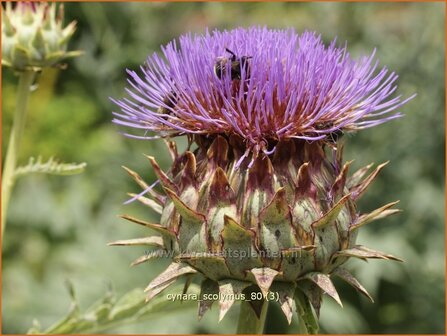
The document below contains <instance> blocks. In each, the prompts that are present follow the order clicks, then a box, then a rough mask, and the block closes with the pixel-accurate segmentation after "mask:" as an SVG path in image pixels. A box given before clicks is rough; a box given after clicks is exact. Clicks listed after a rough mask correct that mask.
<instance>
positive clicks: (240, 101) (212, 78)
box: [114, 28, 412, 153]
mask: <svg viewBox="0 0 447 336" xmlns="http://www.w3.org/2000/svg"><path fill="white" fill-rule="evenodd" d="M227 50H229V51H232V52H233V53H234V54H235V55H236V57H237V58H241V57H243V56H246V57H250V58H249V60H248V63H249V68H248V67H241V68H240V80H237V81H234V80H233V79H232V76H231V75H228V74H227V76H217V75H216V73H215V65H216V62H219V59H227V60H230V56H232V55H231V54H230V53H229V52H228V51H227ZM162 51H163V56H164V58H163V57H161V56H159V55H158V54H153V55H152V56H151V57H149V58H148V59H147V62H146V64H145V65H144V66H142V67H141V75H139V74H138V73H137V72H135V71H133V70H128V74H129V80H128V82H129V84H130V88H129V89H127V91H128V93H129V95H130V97H131V98H132V99H126V98H124V99H122V100H118V101H117V100H115V102H116V104H117V105H118V106H120V107H121V111H122V112H121V113H115V116H116V118H115V119H114V122H115V123H117V124H119V125H123V126H127V127H132V128H137V129H142V130H145V131H149V132H154V133H156V134H157V135H156V137H160V136H162V137H163V136H172V135H181V134H237V135H239V136H241V137H242V138H244V139H245V141H246V142H247V147H249V148H250V149H251V150H254V151H255V152H258V151H261V150H262V151H264V153H265V152H266V151H267V150H268V149H267V144H268V143H269V142H270V141H280V140H284V139H291V138H296V139H305V140H318V139H324V138H325V137H326V136H327V135H328V134H330V133H332V132H335V131H337V130H343V131H354V130H358V129H363V128H368V127H372V126H376V125H378V124H381V123H384V122H386V121H388V120H392V119H395V118H398V117H400V116H401V114H400V113H395V112H394V111H395V110H396V109H397V108H399V107H400V106H402V105H403V104H405V103H406V102H407V101H408V100H409V99H411V98H412V97H410V98H408V99H406V100H403V101H402V99H401V97H400V96H397V97H392V94H393V93H394V92H395V90H396V84H395V82H396V80H397V78H398V76H397V75H396V74H395V73H390V72H389V70H388V69H387V68H386V67H384V68H382V69H380V71H376V70H377V68H378V61H375V60H374V55H375V51H374V52H373V53H372V54H371V55H370V56H368V57H362V58H361V59H360V60H358V61H354V60H353V59H352V58H351V57H350V55H349V53H348V52H347V50H346V46H345V47H343V48H339V47H337V46H336V40H334V41H333V42H332V43H331V44H330V45H329V47H325V46H324V44H323V42H322V41H321V37H320V36H318V35H316V34H315V33H312V32H305V33H303V34H302V35H298V34H297V33H296V32H295V31H294V30H292V29H290V30H286V31H284V30H269V29H267V28H250V29H242V28H239V29H235V30H232V31H224V32H219V31H214V32H212V33H209V32H207V33H206V34H205V35H203V36H202V35H196V36H192V35H191V34H189V35H184V36H181V37H180V39H179V41H178V42H177V41H172V42H170V43H169V44H168V45H167V46H166V47H164V48H162ZM248 69H249V72H248V71H247V70H248ZM226 70H227V72H230V70H231V69H230V67H227V69H226ZM219 77H222V78H219ZM173 93H175V97H171V96H172V94H173ZM169 97H171V99H169ZM174 100H175V104H174ZM160 107H161V108H163V109H164V110H165V111H166V112H167V113H160ZM322 126H323V127H322ZM145 134H146V133H145ZM136 137H139V138H147V137H146V136H145V135H143V136H141V135H140V136H136Z"/></svg>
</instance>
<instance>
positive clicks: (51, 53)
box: [2, 2, 81, 71]
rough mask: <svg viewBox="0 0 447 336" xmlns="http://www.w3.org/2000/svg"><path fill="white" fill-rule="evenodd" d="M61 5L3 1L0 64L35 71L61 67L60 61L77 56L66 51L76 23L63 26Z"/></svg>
mask: <svg viewBox="0 0 447 336" xmlns="http://www.w3.org/2000/svg"><path fill="white" fill-rule="evenodd" d="M63 14H64V9H63V5H59V8H57V5H56V4H55V3H31V2H17V3H16V4H15V6H14V7H13V5H12V4H11V3H10V2H7V3H6V5H5V9H3V7H2V19H3V20H2V65H5V66H8V67H11V68H13V69H14V70H15V71H25V70H32V71H39V70H42V69H43V68H45V67H54V66H59V67H61V66H63V65H64V64H63V63H62V62H63V61H64V60H66V59H68V58H71V57H76V56H79V55H81V52H80V51H68V50H67V44H68V41H69V40H70V38H71V36H73V34H74V32H75V30H76V22H75V21H73V22H71V23H70V24H69V25H68V26H67V27H65V28H63V27H62V24H63Z"/></svg>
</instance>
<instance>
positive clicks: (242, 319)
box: [237, 301, 268, 335]
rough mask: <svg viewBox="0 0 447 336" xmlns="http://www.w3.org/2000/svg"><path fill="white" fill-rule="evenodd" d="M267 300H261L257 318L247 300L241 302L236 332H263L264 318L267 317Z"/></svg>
mask: <svg viewBox="0 0 447 336" xmlns="http://www.w3.org/2000/svg"><path fill="white" fill-rule="evenodd" d="M267 309H268V302H267V301H263V303H262V309H261V315H260V317H259V318H258V317H257V316H256V314H255V312H254V311H253V309H252V308H251V306H250V303H249V302H247V301H242V302H241V311H240V312H239V321H238V325H237V334H258V335H260V334H263V333H264V325H265V318H266V317H267Z"/></svg>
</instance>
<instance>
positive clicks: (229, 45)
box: [112, 28, 411, 333]
mask: <svg viewBox="0 0 447 336" xmlns="http://www.w3.org/2000/svg"><path fill="white" fill-rule="evenodd" d="M162 51H163V57H162V56H159V55H158V54H153V55H152V56H150V57H149V58H148V59H147V62H146V64H145V65H144V66H142V67H141V72H140V73H137V72H135V71H128V73H129V80H128V82H129V88H128V89H127V92H128V94H129V96H130V97H129V98H123V99H119V100H113V101H114V102H115V103H116V104H117V105H118V106H119V107H120V109H121V111H120V112H117V113H115V116H116V118H115V119H114V122H115V123H116V124H118V125H122V126H126V127H129V128H131V129H135V130H137V131H139V132H140V133H139V134H138V133H137V134H135V132H132V134H130V133H128V135H129V136H131V137H136V138H142V139H153V138H166V139H167V140H168V141H167V145H168V148H169V151H170V153H171V156H172V158H173V164H172V167H171V168H170V169H169V171H167V172H164V171H162V169H160V167H159V165H158V164H157V162H156V160H155V159H154V158H153V157H149V161H150V163H151V165H152V167H153V169H154V171H155V173H156V174H157V176H158V181H159V182H160V184H161V186H162V190H163V192H162V193H161V192H159V191H157V190H156V189H155V188H154V187H153V186H149V185H147V184H146V183H145V182H144V181H143V180H142V179H141V177H140V176H139V175H138V174H137V173H135V172H133V171H131V170H130V169H127V168H126V169H127V170H128V172H129V173H130V174H131V175H132V176H133V177H134V179H135V180H136V182H137V183H138V184H139V185H140V186H141V187H142V188H143V192H142V193H140V194H133V196H134V198H135V199H138V200H139V201H140V202H142V203H143V204H145V205H147V206H149V207H150V208H151V209H153V210H154V211H156V212H158V213H159V214H160V215H161V218H160V223H159V224H153V223H148V222H145V221H143V220H139V219H135V218H132V217H130V216H124V218H126V219H128V220H130V221H133V222H135V223H137V224H141V225H144V226H146V227H148V228H149V229H150V230H151V231H152V232H153V233H154V235H152V236H149V237H145V238H137V239H132V240H125V241H117V242H114V243H112V244H113V245H148V246H153V247H155V249H156V251H155V252H154V253H149V254H146V255H144V256H142V257H141V258H139V259H137V260H136V261H135V262H134V264H140V263H142V262H145V261H148V260H151V259H153V258H154V257H157V256H158V257H163V256H166V255H170V256H171V257H172V259H173V262H172V264H171V265H170V266H169V267H168V268H167V269H166V270H165V271H164V272H163V273H162V274H160V275H159V276H158V277H156V278H155V279H154V280H153V281H152V282H151V283H150V284H149V285H148V287H147V289H146V291H147V292H148V297H147V299H148V300H150V299H151V298H153V297H154V296H156V295H158V294H159V293H160V292H162V291H163V290H164V289H165V288H167V287H168V286H170V285H171V284H172V283H173V282H175V281H176V279H177V278H179V277H181V276H187V277H190V276H192V275H194V274H198V275H201V276H202V277H203V278H204V280H203V282H202V285H201V286H202V298H205V294H218V295H217V296H214V298H217V301H219V306H220V308H219V309H220V318H223V316H224V315H225V314H226V312H227V311H228V310H229V309H230V307H231V306H232V304H233V303H234V301H235V300H237V299H238V298H239V299H241V298H242V299H241V300H243V296H244V295H245V297H246V298H248V299H249V298H250V295H252V293H257V292H259V291H260V292H261V293H262V294H263V297H264V298H265V299H268V298H269V296H270V295H271V296H272V297H273V298H276V300H277V301H279V303H280V305H281V309H282V310H283V312H284V314H285V316H286V318H287V320H288V321H289V323H290V321H291V319H292V315H293V311H294V309H295V308H294V307H295V306H296V310H297V312H298V317H299V319H300V321H301V322H302V330H304V331H306V332H309V333H310V332H316V331H317V323H316V320H315V318H314V316H313V314H314V313H313V311H312V308H311V306H312V307H313V310H314V312H315V313H316V314H317V315H318V314H319V310H320V306H321V300H322V294H323V293H326V294H328V295H329V296H331V297H332V298H334V299H335V300H336V301H337V302H338V303H340V304H341V302H340V298H339V296H338V294H337V291H336V289H335V287H334V285H333V283H332V281H331V278H332V277H334V276H338V277H340V278H342V279H344V280H346V281H347V282H348V283H350V284H351V285H352V286H354V287H355V288H357V289H358V290H359V291H360V292H362V293H363V294H365V295H366V296H368V297H370V296H369V294H368V293H367V292H366V290H365V289H364V288H363V287H362V285H361V284H360V283H359V282H358V281H357V280H356V279H355V278H354V277H353V276H352V275H351V274H350V273H349V272H348V271H347V270H346V269H345V268H343V267H342V265H343V264H344V263H345V262H346V261H347V260H348V259H349V258H350V257H355V258H360V259H364V260H366V259H368V258H379V259H390V260H399V259H398V258H396V257H394V256H392V255H389V254H386V253H382V252H378V251H374V250H372V249H370V248H367V247H364V246H361V245H357V243H356V236H357V231H358V229H359V228H360V227H362V226H363V225H365V224H367V223H369V222H372V221H373V220H376V219H379V218H384V217H386V216H388V215H392V214H394V213H396V212H398V211H399V210H397V209H392V207H393V206H394V205H395V204H396V203H397V202H392V203H388V204H386V205H383V206H381V207H380V208H378V209H377V210H375V211H373V212H371V213H368V214H361V213H360V212H359V211H358V210H357V208H356V201H357V200H358V199H359V198H360V197H361V196H362V195H363V193H364V192H365V191H366V189H367V188H368V186H369V185H370V183H371V182H372V181H373V179H374V178H375V177H376V175H377V174H378V173H379V171H380V170H381V169H382V168H383V166H384V164H382V165H379V166H377V167H376V168H375V169H374V170H372V172H370V173H369V174H368V172H369V171H370V170H371V168H372V166H371V165H369V166H367V167H365V168H362V169H360V170H358V171H357V172H355V173H354V174H352V175H350V174H349V173H348V170H349V166H350V164H351V162H346V163H343V160H342V148H341V147H342V146H341V144H340V141H341V140H340V139H341V138H342V135H343V134H344V133H347V132H353V131H357V130H360V129H363V128H368V127H373V126H376V125H379V124H381V123H384V122H387V121H389V120H392V119H395V118H398V117H399V116H400V114H399V113H397V112H395V110H396V109H397V108H399V107H400V106H402V105H403V104H405V103H406V102H407V101H408V100H409V99H411V97H410V98H408V99H406V100H402V99H401V97H400V96H397V97H396V96H393V94H394V92H395V90H396V84H395V83H396V79H397V75H396V74H394V73H390V72H389V71H388V69H387V68H382V69H379V68H378V62H377V61H375V60H374V53H373V54H372V55H370V56H368V57H363V58H360V59H359V60H353V59H352V58H351V57H350V55H349V53H348V52H347V50H346V47H344V48H339V47H337V46H336V42H335V41H333V42H332V43H331V44H330V45H329V46H328V47H326V46H325V45H324V44H323V43H322V41H321V38H320V37H319V36H317V35H315V34H314V33H310V32H306V33H303V34H302V35H298V34H296V33H295V31H293V30H287V31H282V30H269V29H267V28H250V29H235V30H232V31H224V32H218V31H215V32H212V33H208V32H207V33H206V34H205V35H203V36H200V35H197V36H192V35H185V36H182V37H180V39H179V41H173V42H171V43H169V44H168V45H167V46H165V47H163V48H162ZM179 135H186V136H188V138H189V140H190V141H189V142H190V144H191V145H192V144H194V146H190V147H189V149H188V150H186V151H185V152H184V153H178V152H177V149H176V147H175V144H174V142H172V141H171V140H169V138H171V137H173V136H179ZM193 148H195V149H193ZM167 252H168V253H167ZM187 283H188V282H187ZM238 295H239V296H238ZM211 297H213V296H211ZM212 303H213V300H212V299H211V300H207V299H203V300H200V301H199V312H198V314H199V316H202V315H203V314H204V313H205V312H206V311H207V310H208V309H209V308H210V307H211V305H212ZM264 306H265V304H264V300H261V302H258V304H255V303H251V304H248V303H246V302H243V308H242V309H241V318H240V326H239V329H238V331H239V332H245V333H247V332H260V331H262V329H261V328H262V323H252V324H253V325H256V326H255V327H253V328H252V329H250V327H248V328H244V326H243V325H244V324H247V325H250V318H248V322H247V319H244V318H245V317H246V316H249V315H250V311H252V313H251V314H252V315H253V316H257V317H258V318H259V319H261V320H262V317H263V316H265V307H264ZM244 314H245V317H244V316H243V315H244ZM251 321H252V322H253V320H251ZM261 322H262V321H261ZM241 324H242V325H241Z"/></svg>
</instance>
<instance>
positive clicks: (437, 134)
mask: <svg viewBox="0 0 447 336" xmlns="http://www.w3.org/2000/svg"><path fill="white" fill-rule="evenodd" d="M444 6H445V4H444V3H380V4H379V3H219V2H214V3H172V4H167V3H113V4H111V3H108V4H105V3H67V4H66V12H67V16H68V18H67V19H68V20H72V19H76V20H77V21H78V23H79V25H78V32H77V33H76V35H75V38H74V41H73V48H74V49H83V50H84V51H85V55H84V56H83V57H80V58H79V59H76V60H74V61H72V62H71V63H70V64H69V67H68V69H67V70H65V71H63V72H60V71H59V70H51V71H46V72H44V73H42V75H41V76H40V78H39V81H38V89H37V91H36V92H35V93H33V96H32V99H31V104H30V106H31V110H30V111H29V112H30V113H29V119H28V122H27V128H26V138H25V141H24V146H23V152H22V153H20V158H21V164H25V163H26V161H27V158H28V157H30V156H34V157H36V156H38V155H42V156H43V158H44V160H45V159H47V158H49V157H52V156H56V157H58V158H60V159H61V160H63V161H66V162H71V161H76V162H84V161H85V162H87V163H88V167H87V169H86V172H85V173H84V174H82V175H80V176H73V177H67V178H64V179H60V178H58V177H51V176H45V175H33V176H28V177H25V178H22V179H21V180H20V181H19V183H18V185H17V188H16V190H15V191H14V194H13V197H12V201H11V210H10V212H9V218H8V221H9V222H10V223H9V224H8V226H7V232H6V240H5V241H4V246H3V281H2V283H3V296H2V300H3V302H2V308H3V309H2V312H3V316H2V319H3V323H2V325H3V333H24V332H26V331H27V330H28V328H29V327H30V326H31V325H32V321H33V319H34V318H36V319H38V320H39V321H40V323H41V324H42V326H43V327H42V329H46V328H47V327H48V326H50V325H52V324H53V323H54V322H55V321H57V320H59V319H60V318H61V317H62V316H63V315H64V312H67V311H68V310H69V305H70V299H69V296H68V295H67V294H66V290H65V288H64V281H65V279H70V280H71V281H72V282H73V284H74V286H75V287H76V289H77V293H78V299H79V302H80V306H81V310H82V311H85V309H86V308H87V307H89V306H90V305H91V304H92V303H93V302H94V301H96V300H97V299H99V298H101V297H103V296H104V293H105V292H106V288H107V284H109V283H110V282H111V283H112V284H113V286H114V288H115V291H116V292H117V294H118V296H122V295H124V293H126V292H129V291H131V290H132V289H135V288H140V287H141V286H144V285H145V284H146V283H148V282H149V280H150V279H152V278H153V277H154V276H155V275H156V274H157V273H158V272H160V271H161V270H162V269H163V267H165V266H166V262H167V261H162V262H154V263H152V264H149V265H148V264H144V265H142V266H139V267H138V268H132V269H129V268H128V264H129V263H130V262H131V261H132V260H134V259H135V258H136V257H137V256H138V255H139V254H141V253H142V252H143V251H144V250H143V248H142V249H141V250H140V251H138V248H116V247H115V248H112V247H107V246H106V244H107V242H109V241H112V240H116V239H121V238H126V237H129V238H132V237H137V236H140V234H141V230H142V229H141V228H137V227H134V226H132V225H131V224H128V223H125V222H124V221H123V220H120V219H118V218H117V215H118V214H120V213H123V212H125V213H132V214H133V215H138V216H140V217H142V218H146V219H147V220H148V221H153V222H156V221H157V216H156V214H154V213H147V211H145V210H144V209H143V208H144V207H142V206H139V205H138V204H136V203H132V204H130V205H127V206H123V205H122V203H123V202H124V201H125V200H126V199H127V198H126V192H127V191H136V190H138V188H137V186H136V185H134V184H132V182H131V179H130V178H129V177H128V176H127V174H126V173H125V172H124V171H123V170H122V169H121V165H126V166H128V167H130V168H132V169H133V170H135V171H138V172H139V173H141V174H142V175H143V176H144V178H145V179H146V180H148V181H154V180H155V177H154V175H153V172H152V170H151V169H150V168H149V165H148V162H147V160H146V159H145V158H144V157H143V155H142V153H145V154H150V155H155V156H157V158H159V161H160V162H161V163H162V165H163V167H165V168H166V167H168V165H169V159H168V157H167V154H166V150H165V148H164V144H163V143H162V142H161V141H160V142H157V141H155V142H144V141H138V140H131V139H126V138H124V137H122V136H121V135H119V134H118V131H119V129H118V128H117V127H116V126H114V125H112V124H111V122H110V121H111V118H112V116H111V111H112V110H113V109H115V107H114V106H113V105H112V104H111V102H110V101H109V99H108V97H110V96H112V97H120V96H122V95H123V94H124V90H123V88H124V86H125V83H126V76H125V68H131V69H135V68H137V67H138V66H139V65H140V64H141V63H142V62H143V61H144V59H145V58H146V57H147V55H149V54H151V53H152V52H155V51H158V50H159V46H160V45H161V44H165V43H167V42H168V41H169V40H171V39H172V38H175V37H177V36H178V35H180V34H182V33H185V32H188V31H192V32H199V33H201V32H203V31H204V29H205V27H209V28H210V29H213V28H219V29H224V28H226V29H230V28H232V27H237V26H250V25H268V26H270V27H276V28H285V27H290V26H293V27H296V29H297V30H298V31H303V30H316V31H318V32H319V33H321V34H322V36H323V38H324V40H325V41H330V40H332V39H333V38H334V37H335V36H337V37H338V40H339V41H340V43H344V41H345V40H346V41H347V42H348V48H349V50H350V52H351V54H352V55H354V56H355V57H356V56H360V55H362V54H369V53H370V52H371V50H373V48H377V56H378V57H379V59H380V61H381V64H386V65H387V66H388V67H389V68H390V69H391V70H393V71H396V72H397V73H398V74H400V81H399V84H400V86H399V92H400V93H402V94H403V95H404V96H409V95H410V94H412V93H414V92H417V94H418V96H417V97H416V99H414V100H413V101H412V102H410V103H409V104H408V105H407V106H404V107H403V108H402V111H403V112H404V113H405V117H404V118H402V119H400V120H397V121H393V122H390V123H387V124H385V125H382V126H379V127H376V128H374V129H369V130H365V131H363V132H360V133H358V134H356V135H354V136H350V137H348V139H347V140H346V146H345V147H346V150H345V160H350V159H354V158H355V160H356V161H355V163H354V167H353V168H354V169H355V168H360V167H361V166H362V165H364V164H367V163H369V162H376V163H380V162H383V161H387V160H391V163H390V164H389V165H388V166H387V167H386V168H385V169H384V171H383V172H382V173H381V175H380V177H379V178H378V179H376V181H375V183H374V184H373V186H372V187H371V188H370V190H369V192H368V193H367V194H366V195H365V196H364V197H363V199H362V200H361V203H360V205H359V209H360V210H364V211H365V212H366V211H368V210H372V209H375V208H377V207H379V206H381V205H383V204H386V203H388V202H390V201H393V200H395V199H400V200H401V203H400V205H399V207H400V208H401V209H403V210H404V212H403V213H402V214H400V215H398V216H393V217H391V218H389V219H386V220H384V221H381V222H378V223H376V224H375V225H371V226H369V227H367V228H365V229H364V230H363V232H361V233H360V236H359V239H358V240H359V241H360V242H362V243H364V244H365V245H368V246H371V247H373V248H377V249H380V250H384V251H387V252H389V253H393V254H395V255H398V256H399V257H401V258H403V259H404V260H406V263H405V264H403V265H402V264H393V263H382V262H380V261H372V262H370V263H369V264H368V265H365V264H363V263H362V262H356V261H352V262H350V264H349V268H351V269H352V270H353V271H354V274H356V276H357V277H358V278H359V280H361V282H362V283H363V284H364V285H365V287H366V288H367V289H368V291H370V293H371V294H372V295H373V297H374V298H375V301H376V302H375V304H371V303H370V302H368V301H367V300H366V299H364V298H361V297H360V296H359V294H358V293H356V292H355V291H354V290H352V289H349V288H346V287H344V286H343V284H342V283H336V285H338V288H340V293H341V296H342V299H343V300H344V302H345V308H344V309H340V308H339V307H335V304H333V302H332V301H331V300H330V299H326V298H325V304H324V305H323V309H322V313H321V324H322V332H329V333H444V332H445V330H444V328H445V327H444V326H445V321H444V317H445V310H444V309H445V308H444V307H445V302H444V298H445V287H444V275H445V264H444V260H445V247H444V200H445V198H444V197H445V196H444V176H445V175H444V174H445V167H444V162H445V160H444V154H445V153H444V145H445V141H444V138H445V137H444V124H445V122H444V121H445V120H444V110H445V106H444V58H445V48H444V34H445V32H444V24H445V22H444V21H445V17H444V13H445V10H444ZM16 84H17V79H16V77H15V76H14V74H13V73H11V72H10V71H9V70H5V71H4V72H3V81H2V92H3V100H2V110H3V123H2V125H3V126H2V131H3V132H2V136H3V142H2V145H3V153H4V149H5V145H6V143H7V136H8V134H9V129H10V125H11V120H12V115H11V113H12V110H13V106H14V104H15V103H14V99H15V88H16ZM179 142H180V145H181V147H182V146H183V148H184V146H185V145H184V140H182V139H180V140H179ZM143 212H144V213H143ZM172 307H174V306H170V304H167V306H166V307H165V308H164V309H165V310H163V311H161V313H162V314H159V315H157V317H152V318H150V317H148V321H147V322H145V323H140V324H137V325H127V326H122V327H117V328H112V329H110V330H109V331H110V332H115V333H119V332H122V333H124V332H127V333H180V332H181V333H208V332H214V333H219V332H221V333H224V332H227V333H228V332H234V330H235V329H234V323H233V321H235V319H236V316H237V309H232V310H231V311H230V313H229V316H227V318H225V319H224V320H223V321H222V322H221V323H220V324H217V311H216V309H213V310H212V312H211V314H207V315H206V316H205V317H204V319H203V320H202V321H200V322H199V321H197V320H196V318H195V317H194V314H195V312H194V311H193V310H191V309H190V310H184V311H171V310H172V309H171V308H172ZM193 309H194V308H193ZM270 309H271V310H270V312H271V313H270V316H269V320H268V321H267V331H268V332H270V333H284V332H288V328H289V327H287V325H286V324H285V320H284V318H283V317H281V314H279V313H278V310H279V307H277V306H274V305H273V306H272V307H270ZM163 312H165V313H163ZM172 321H182V323H181V324H180V323H173V322H172ZM280 321H281V322H283V323H279V322H280ZM294 323H296V322H294ZM294 327H296V325H292V326H291V327H290V328H291V329H290V331H293V330H296V329H293V328H294Z"/></svg>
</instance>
